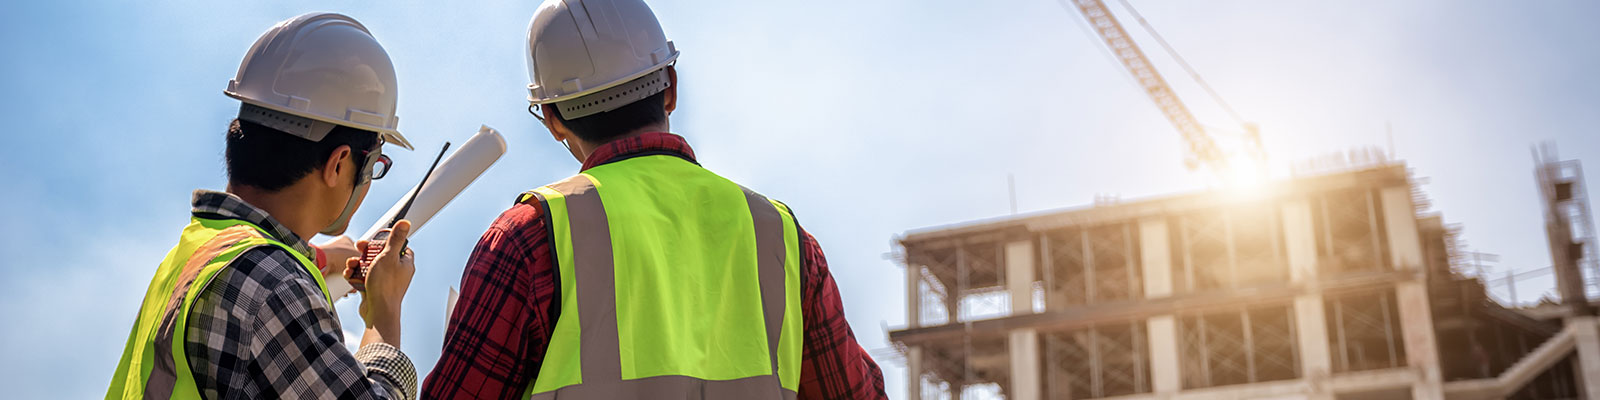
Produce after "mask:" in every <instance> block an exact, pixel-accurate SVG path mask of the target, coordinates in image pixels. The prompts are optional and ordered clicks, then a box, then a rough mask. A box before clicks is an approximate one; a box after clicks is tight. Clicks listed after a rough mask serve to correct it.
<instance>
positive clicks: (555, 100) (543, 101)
mask: <svg viewBox="0 0 1600 400" xmlns="http://www.w3.org/2000/svg"><path fill="white" fill-rule="evenodd" d="M679 54H682V52H680V51H678V50H677V49H673V51H672V55H671V56H668V57H667V59H665V60H662V61H661V62H659V63H656V65H652V66H650V68H645V69H644V70H643V71H639V72H636V73H633V74H631V75H627V76H624V77H622V78H621V79H617V80H613V81H611V82H606V83H605V84H604V85H597V86H595V87H592V88H588V89H584V90H580V91H577V92H572V93H568V94H563V95H560V96H552V97H547V98H538V97H534V95H533V93H534V87H535V86H537V85H535V84H533V83H529V84H528V104H539V105H544V104H551V103H559V102H562V101H566V100H572V99H576V98H579V97H583V96H588V95H591V94H594V93H597V92H599V91H602V90H606V89H610V88H612V87H615V86H617V85H621V84H624V83H628V82H632V81H633V80H634V79H639V77H642V76H645V75H649V74H651V73H654V72H656V71H660V70H661V69H663V68H666V67H667V66H669V65H672V63H673V62H674V61H677V60H678V55H679Z"/></svg>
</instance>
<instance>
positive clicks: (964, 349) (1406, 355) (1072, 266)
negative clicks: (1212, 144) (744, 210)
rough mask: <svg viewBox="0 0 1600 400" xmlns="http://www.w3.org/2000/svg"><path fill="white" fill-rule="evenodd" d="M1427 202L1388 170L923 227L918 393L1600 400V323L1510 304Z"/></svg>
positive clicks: (913, 296) (910, 287)
mask: <svg viewBox="0 0 1600 400" xmlns="http://www.w3.org/2000/svg"><path fill="white" fill-rule="evenodd" d="M1420 196H1421V192H1420V191H1419V190H1418V189H1417V187H1416V185H1415V184H1414V182H1413V180H1412V179H1411V176H1410V174H1409V172H1408V170H1407V169H1406V168H1405V166H1404V165H1402V164H1398V163H1386V164H1383V165H1377V166H1371V167H1366V168H1363V169H1359V170H1353V171H1344V172H1338V173H1332V174H1325V175H1321V176H1314V177H1300V178H1294V179H1290V180H1285V181H1281V182H1278V183H1274V184H1266V185H1263V186H1260V187H1257V188H1253V189H1250V190H1216V191H1210V192H1203V193H1197V194H1191V195H1182V196H1174V197H1168V198H1160V199H1152V200H1143V201H1134V202H1111V201H1107V202H1104V203H1105V204H1096V205H1094V206H1092V207H1085V208H1079V209H1069V210H1063V211H1050V212H1042V213H1034V214H1027V215H1020V216H1013V217H1006V218H999V219H994V220H986V221H978V222H973V223H967V224H959V225H954V226H947V227H939V228H933V229H925V230H918V231H912V232H909V233H907V234H905V235H904V236H903V237H901V238H900V239H899V240H898V245H899V246H900V249H898V251H899V253H898V254H899V255H900V257H899V258H900V261H902V262H903V263H904V265H905V266H906V271H907V273H906V282H905V284H906V292H907V294H908V298H907V321H908V326H906V327H904V328H903V329H898V330H894V331H892V332H891V333H890V339H891V341H892V342H894V344H895V346H896V347H897V349H898V350H899V351H900V353H901V354H902V355H903V356H904V360H905V364H906V369H907V372H908V374H909V378H910V381H909V383H908V385H907V386H908V391H909V394H910V396H908V397H909V398H911V399H962V398H964V397H965V398H969V399H970V398H994V397H1003V398H1006V399H1023V400H1031V399H1091V398H1117V399H1255V398H1273V399H1291V398H1304V399H1505V398H1510V399H1567V398H1585V399H1600V393H1597V392H1600V325H1597V324H1596V320H1595V319H1594V317H1591V316H1584V315H1582V314H1577V313H1570V312H1554V313H1551V312H1546V313H1544V314H1541V315H1539V316H1530V315H1529V314H1528V313H1524V312H1522V311H1519V310H1517V309H1508V308H1506V307H1502V306H1501V305H1500V304H1498V303H1497V302H1495V301H1494V300H1493V299H1492V298H1490V297H1489V296H1488V295H1487V293H1486V291H1485V289H1484V285H1483V284H1482V282H1481V281H1480V280H1479V279H1478V278H1477V277H1467V276H1464V275H1462V274H1459V273H1457V272H1456V271H1455V268H1452V259H1453V256H1454V255H1456V254H1455V253H1456V252H1457V250H1456V249H1455V248H1454V244H1455V240H1454V238H1453V235H1454V234H1453V232H1452V230H1451V229H1447V225H1446V224H1444V223H1443V221H1442V219H1441V217H1440V216H1438V215H1436V214H1430V213H1426V212H1424V210H1422V209H1421V208H1424V207H1422V206H1419V205H1422V204H1426V200H1425V199H1424V198H1422V197H1420ZM1097 203H1099V202H1097ZM1586 387H1587V392H1586V391H1585V388H1586Z"/></svg>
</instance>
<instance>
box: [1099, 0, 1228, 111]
mask: <svg viewBox="0 0 1600 400" xmlns="http://www.w3.org/2000/svg"><path fill="white" fill-rule="evenodd" d="M1117 2H1119V3H1122V7H1123V8H1126V9H1128V13H1130V14H1133V19H1135V20H1138V21H1139V26H1143V27H1144V30H1145V32H1149V33H1150V36H1152V37H1155V39H1156V43H1160V44H1161V48H1162V49H1166V51H1167V54H1169V55H1171V56H1172V58H1173V59H1175V60H1178V65H1180V66H1182V67H1183V70H1184V71H1185V72H1188V73H1189V77H1190V78H1194V81H1195V82H1196V83H1199V84H1200V87H1201V88H1204V89H1205V90H1206V93H1207V94H1210V95H1211V99H1212V100H1214V101H1216V102H1217V104H1218V105H1221V106H1222V109H1223V111H1227V112H1228V116H1230V117H1233V121H1234V122H1235V123H1238V124H1239V125H1244V124H1245V122H1244V118H1240V117H1239V113H1238V112H1235V111H1233V106H1230V105H1228V102H1227V101H1224V100H1222V96H1221V95H1219V94H1217V91H1216V90H1213V89H1212V88H1211V84H1208V83H1206V80H1205V78H1201V77H1200V73H1199V72H1196V71H1195V70H1194V67H1192V66H1190V65H1189V62H1188V61H1185V60H1184V59H1183V56H1181V55H1178V50H1176V49H1173V48H1172V45H1170V44H1167V40H1166V39H1164V38H1162V37H1161V34H1160V33H1157V32H1156V28H1155V27H1154V26H1151V25H1150V22H1148V21H1145V20H1144V16H1143V15H1139V11H1138V10H1135V9H1133V4H1129V3H1128V0H1117Z"/></svg>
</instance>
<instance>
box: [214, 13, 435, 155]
mask: <svg viewBox="0 0 1600 400" xmlns="http://www.w3.org/2000/svg"><path fill="white" fill-rule="evenodd" d="M222 93H223V94H226V95H228V97H232V98H235V99H239V101H241V102H243V103H244V104H242V105H241V106H240V108H239V119H240V120H244V121H249V122H254V123H258V124H261V125H264V126H267V127H270V128H273V129H277V130H280V131H284V132H287V133H289V134H292V135H295V136H299V137H302V138H306V139H308V140H311V141H321V140H322V138H323V137H325V136H327V134H328V132H329V131H331V130H333V127H334V125H343V126H347V127H351V128H356V129H362V130H368V131H374V132H378V134H379V135H382V137H383V140H384V141H385V142H388V143H394V144H396V145H399V146H400V147H404V148H406V149H408V150H409V149H411V142H409V141H406V138H405V136H401V135H400V132H399V131H397V130H395V128H396V127H397V126H398V125H399V122H400V118H399V117H397V116H395V115H394V111H395V100H396V97H397V88H396V86H395V77H394V63H393V62H391V61H389V53H387V52H385V51H383V46H381V45H379V44H378V40H377V39H375V38H373V37H372V33H371V32H368V31H367V27H365V26H362V25H361V23H360V22H356V20H355V19H352V18H350V17H347V16H344V15H340V14H334V13H309V14H304V15H301V16H298V17H294V18H290V19H288V20H285V21H283V22H279V23H278V24H277V25H274V26H273V27H272V29H268V30H267V32H266V33H263V34H261V38H260V39H256V43H255V45H253V46H251V47H250V52H249V53H246V54H245V56H244V62H243V63H241V64H239V74H238V76H236V77H234V78H233V80H230V81H228V89H227V90H224V91H223V92H222Z"/></svg>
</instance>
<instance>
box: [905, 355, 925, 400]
mask: <svg viewBox="0 0 1600 400" xmlns="http://www.w3.org/2000/svg"><path fill="white" fill-rule="evenodd" d="M906 398H907V399H910V400H921V399H922V347H921V346H910V348H908V349H906Z"/></svg>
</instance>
